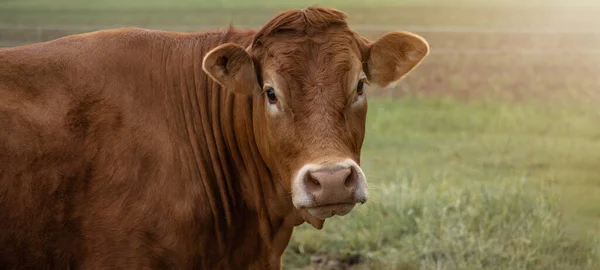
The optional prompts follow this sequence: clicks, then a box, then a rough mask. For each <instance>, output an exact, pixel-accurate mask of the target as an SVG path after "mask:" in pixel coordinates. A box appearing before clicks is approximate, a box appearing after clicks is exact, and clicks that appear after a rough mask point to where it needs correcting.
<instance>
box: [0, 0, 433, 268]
mask: <svg viewBox="0 0 600 270" xmlns="http://www.w3.org/2000/svg"><path fill="white" fill-rule="evenodd" d="M345 19H346V15H345V14H344V13H342V12H340V11H337V10H333V9H326V8H319V7H311V8H307V9H304V10H296V11H286V12H282V13H280V14H279V15H277V16H276V17H274V18H273V19H272V20H270V21H269V22H267V23H266V25H265V26H264V27H263V28H262V29H260V30H258V31H254V30H248V31H241V30H235V29H233V28H231V27H230V28H229V29H226V30H224V31H210V32H203V33H174V32H165V31H150V30H144V29H137V28H136V29H118V30H106V31H99V32H94V33H87V34H81V35H73V36H68V37H64V38H60V39H57V40H54V41H50V42H45V43H40V44H35V45H28V46H22V47H16V48H6V49H2V50H0V268H2V269H47V268H53V269H150V268H151V269H165V268H168V269H280V268H281V256H282V253H283V252H284V250H285V247H286V246H287V244H288V241H289V239H290V237H291V234H292V230H293V227H294V226H297V225H299V224H301V223H302V222H304V221H306V222H309V223H310V224H312V225H313V226H314V227H316V228H317V229H320V228H321V227H322V226H323V222H324V220H325V219H326V218H328V217H330V216H332V215H345V214H347V213H348V212H350V211H351V209H352V208H353V207H354V205H355V204H357V203H364V202H365V201H366V200H367V184H366V180H365V176H364V175H363V172H362V170H361V168H360V167H359V164H360V150H361V147H362V143H363V137H364V133H365V116H366V113H367V99H366V92H365V90H364V87H365V84H368V83H372V84H376V85H379V86H382V87H386V86H388V85H390V84H392V83H394V82H397V81H398V80H400V79H401V78H402V77H403V76H404V75H405V74H407V73H408V72H409V71H410V70H412V69H413V68H415V66H417V65H418V64H419V63H420V62H421V61H422V59H423V58H424V57H425V56H426V55H427V54H428V52H429V47H428V44H427V43H426V41H425V40H424V39H423V38H421V37H419V36H416V35H414V34H411V33H406V32H392V33H389V34H387V35H385V36H383V37H381V38H380V39H378V40H377V41H375V42H371V41H369V40H367V39H365V38H362V37H360V36H359V35H357V33H356V32H354V31H352V30H351V29H350V28H349V27H348V25H347V24H346V21H345Z"/></svg>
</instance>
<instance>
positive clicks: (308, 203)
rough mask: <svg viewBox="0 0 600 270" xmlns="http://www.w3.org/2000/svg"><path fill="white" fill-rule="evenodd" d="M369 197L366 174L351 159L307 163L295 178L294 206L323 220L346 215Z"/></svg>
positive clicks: (293, 189) (293, 187)
mask: <svg viewBox="0 0 600 270" xmlns="http://www.w3.org/2000/svg"><path fill="white" fill-rule="evenodd" d="M367 198H368V192H367V183H366V179H365V176H364V173H363V171H362V169H361V168H360V166H358V164H356V162H354V161H353V160H350V159H347V160H343V161H341V162H335V163H326V164H306V165H304V166H303V167H302V168H301V169H300V170H299V171H298V173H297V174H296V177H295V179H294V180H293V186H292V200H293V203H294V206H295V207H296V208H297V209H299V210H306V211H307V212H308V214H310V215H311V216H313V217H316V218H318V219H321V220H325V219H326V218H329V217H331V216H334V215H339V216H344V215H346V214H348V213H350V212H351V211H352V209H353V208H354V206H355V205H356V204H357V203H361V204H363V203H365V202H366V201H367Z"/></svg>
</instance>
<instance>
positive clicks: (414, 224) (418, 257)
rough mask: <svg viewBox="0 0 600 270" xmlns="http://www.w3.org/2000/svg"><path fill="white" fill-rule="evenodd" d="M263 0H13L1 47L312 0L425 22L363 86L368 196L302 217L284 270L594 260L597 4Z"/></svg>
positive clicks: (389, 20)
mask: <svg viewBox="0 0 600 270" xmlns="http://www.w3.org/2000/svg"><path fill="white" fill-rule="evenodd" d="M260 3H261V4H256V3H253V2H252V1H242V0H228V1H226V0H220V1H192V0H177V1H158V0H149V1H141V0H135V1H116V0H107V1H74V0H54V1H49V0H18V1H16V0H11V1H6V0H5V1H3V2H2V4H0V46H9V45H19V44H26V43H31V42H37V41H44V40H49V39H53V38H56V37H60V36H63V35H66V34H72V33H77V32H80V31H82V30H78V29H76V28H77V27H80V28H81V27H103V26H121V25H127V26H142V27H146V26H148V27H153V28H154V27H156V28H161V27H165V28H175V29H177V28H178V27H182V28H183V27H184V28H186V30H189V29H193V28H194V27H198V28H201V27H202V26H206V25H209V26H213V25H221V26H225V25H226V24H227V23H229V22H233V23H234V24H242V25H260V24H262V23H264V22H265V21H266V20H268V18H270V17H272V16H273V15H274V13H275V12H277V11H278V10H280V9H284V8H297V7H304V6H307V5H309V4H313V3H318V4H321V5H326V6H334V7H337V8H340V9H342V10H343V11H345V12H347V13H348V14H349V15H350V22H351V23H352V24H353V25H382V26H385V27H387V28H394V27H397V29H398V30H402V29H403V28H405V27H417V28H416V29H423V30H416V31H415V32H416V33H418V34H421V35H423V36H424V37H425V38H426V39H427V40H428V41H429V42H430V45H431V48H432V54H431V55H430V56H429V57H428V59H427V60H426V61H425V62H424V63H423V65H422V66H421V67H419V68H418V69H417V70H415V71H414V72H413V73H411V74H410V75H409V76H408V77H406V79H405V80H404V82H403V83H402V84H400V85H399V86H398V87H397V88H395V89H391V90H385V91H383V90H382V89H369V90H368V91H369V93H368V95H369V102H370V105H369V109H370V111H369V116H368V117H369V119H368V121H369V122H368V125H367V138H366V142H365V145H364V150H363V166H364V168H365V172H366V173H367V176H368V177H369V183H370V188H371V193H372V196H371V200H370V201H369V202H368V203H367V204H365V205H363V206H360V207H358V208H357V209H356V211H354V212H353V213H352V214H350V215H348V216H345V217H341V218H340V217H336V218H334V219H332V220H329V221H327V222H326V224H325V228H324V229H323V231H316V230H314V229H312V228H309V227H308V226H301V227H300V228H298V229H297V230H296V231H295V232H294V235H293V238H292V241H291V243H290V246H289V248H288V250H287V252H286V254H285V258H284V259H285V260H284V261H285V263H286V269H295V268H302V267H305V266H307V265H309V264H311V258H312V264H313V265H317V264H321V265H326V264H329V266H330V267H333V266H335V265H336V264H337V265H338V266H339V267H341V268H330V269H349V268H343V267H348V266H349V265H353V266H352V267H353V268H352V269H598V268H600V235H597V231H598V230H599V229H600V110H598V109H597V108H598V105H599V102H600V76H599V74H600V50H599V48H600V31H599V30H598V29H596V28H597V26H598V25H600V19H599V18H598V16H597V14H600V13H599V12H600V5H599V4H598V2H597V1H587V0H578V1H576V3H575V2H570V3H569V2H567V1H554V0H553V1H539V0H536V1H529V2H527V3H525V2H524V1H513V0H511V1H508V2H506V1H498V0H493V1H475V0H464V1H460V0H451V1H442V0H428V1H416V0H405V1H392V0H376V1H369V2H368V4H367V1H363V0H350V1H341V0H324V1H317V2H315V1H301V0H294V1H287V2H284V1H275V0H268V1H262V2H260ZM419 27H422V28H419ZM465 29H466V30H465ZM469 29H471V30H469ZM384 32H385V31H382V30H377V29H369V30H361V34H364V35H366V36H368V37H370V38H373V39H374V38H377V37H379V36H381V35H382V34H383V33H384Z"/></svg>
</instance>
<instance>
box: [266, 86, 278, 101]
mask: <svg viewBox="0 0 600 270" xmlns="http://www.w3.org/2000/svg"><path fill="white" fill-rule="evenodd" d="M265 93H266V94H267V98H268V99H269V103H271V104H273V103H275V102H277V96H276V95H275V91H274V90H273V89H272V88H269V89H267V91H265Z"/></svg>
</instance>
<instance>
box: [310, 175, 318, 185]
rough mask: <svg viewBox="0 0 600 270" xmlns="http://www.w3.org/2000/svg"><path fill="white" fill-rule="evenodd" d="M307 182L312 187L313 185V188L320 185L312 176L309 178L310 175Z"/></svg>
mask: <svg viewBox="0 0 600 270" xmlns="http://www.w3.org/2000/svg"><path fill="white" fill-rule="evenodd" d="M308 180H309V181H310V182H311V183H312V184H313V185H315V186H317V187H318V186H320V185H321V183H319V181H317V179H314V178H313V177H312V176H310V175H309V176H308Z"/></svg>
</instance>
